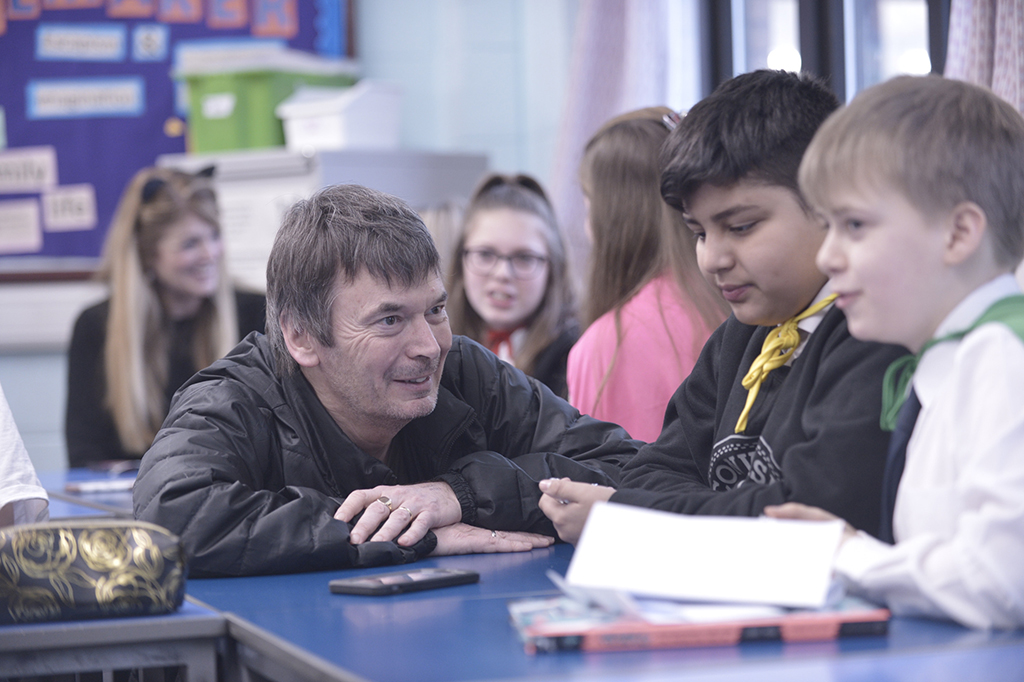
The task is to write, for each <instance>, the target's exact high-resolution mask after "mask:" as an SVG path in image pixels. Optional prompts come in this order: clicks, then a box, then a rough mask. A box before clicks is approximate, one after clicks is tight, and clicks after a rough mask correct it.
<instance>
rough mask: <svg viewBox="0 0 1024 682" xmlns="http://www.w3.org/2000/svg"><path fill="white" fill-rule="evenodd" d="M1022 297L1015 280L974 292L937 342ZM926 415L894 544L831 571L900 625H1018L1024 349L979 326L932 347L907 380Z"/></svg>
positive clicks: (854, 551)
mask: <svg viewBox="0 0 1024 682" xmlns="http://www.w3.org/2000/svg"><path fill="white" fill-rule="evenodd" d="M1020 293H1021V290H1020V287H1019V285H1018V284H1017V282H1016V280H1015V279H1014V278H1013V276H1012V275H1004V276H1001V277H998V278H996V279H994V280H992V281H991V282H989V283H987V284H985V285H983V286H981V287H979V288H978V289H976V290H975V291H974V292H972V293H971V294H970V295H969V296H967V297H966V298H965V299H964V300H963V301H961V302H960V304H959V305H957V307H956V308H954V309H953V311H952V312H951V313H950V314H949V315H948V316H947V317H946V319H945V320H944V321H943V322H942V324H941V325H940V326H939V328H938V330H937V331H936V334H935V337H936V338H940V337H942V336H944V335H947V334H949V333H952V332H956V331H959V330H963V329H965V328H967V327H969V326H970V325H971V324H973V323H974V321H975V320H977V319H978V317H979V316H980V315H981V314H982V313H983V312H984V311H985V310H986V309H987V308H988V307H989V306H991V305H992V304H993V303H994V302H996V301H997V300H999V299H1002V298H1005V297H1007V296H1012V295H1015V294H1020ZM913 381H914V389H915V390H916V391H917V395H918V398H919V399H920V400H921V413H920V415H919V416H918V418H917V423H916V425H915V427H914V432H913V435H912V437H911V439H910V443H909V444H908V446H907V460H906V467H905V469H904V472H903V476H902V478H901V479H900V484H899V491H898V493H897V496H896V508H895V511H894V515H893V532H894V535H895V537H896V540H897V544H896V545H888V544H885V543H883V542H880V541H878V540H876V539H874V538H872V537H870V536H868V535H867V534H866V533H863V532H861V533H858V534H857V537H855V538H851V539H849V540H847V541H846V542H845V543H843V546H842V547H841V549H840V551H839V552H838V554H837V555H836V564H835V568H836V571H837V573H838V574H839V575H841V576H843V577H844V578H845V579H846V580H847V582H848V583H850V585H851V588H852V590H853V591H854V592H857V593H860V594H862V595H864V596H866V597H868V598H869V599H872V600H873V601H876V602H881V603H885V604H887V605H888V606H889V608H890V609H891V610H892V611H893V612H894V613H896V614H902V615H926V616H936V617H945V618H952V619H953V620H956V621H958V622H960V623H962V624H964V625H968V626H971V627H981V628H990V627H998V628H1013V627H1020V626H1022V625H1024V342H1022V341H1021V339H1020V338H1019V337H1018V336H1017V335H1016V334H1015V333H1014V332H1013V331H1011V330H1010V329H1009V328H1008V327H1006V325H1003V324H998V323H990V324H985V325H983V326H981V327H979V328H978V329H976V330H974V331H972V332H970V333H969V334H968V335H967V336H966V337H964V338H963V339H961V340H960V341H946V342H943V343H940V344H937V345H935V346H933V347H932V348H930V349H929V350H928V351H927V352H926V353H925V354H924V356H923V358H922V359H921V362H920V364H919V365H918V368H917V371H916V372H915V374H914V380H913Z"/></svg>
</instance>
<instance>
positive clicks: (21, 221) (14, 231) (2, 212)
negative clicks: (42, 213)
mask: <svg viewBox="0 0 1024 682" xmlns="http://www.w3.org/2000/svg"><path fill="white" fill-rule="evenodd" d="M41 248H43V230H42V226H41V225H40V221H39V202H38V201H36V200H35V199H15V200H12V201H0V254H7V253H35V252H37V251H39V250H40V249H41Z"/></svg>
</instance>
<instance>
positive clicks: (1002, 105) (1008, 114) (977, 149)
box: [800, 76, 1024, 267]
mask: <svg viewBox="0 0 1024 682" xmlns="http://www.w3.org/2000/svg"><path fill="white" fill-rule="evenodd" d="M1022 160H1024V119H1022V118H1021V115H1020V114H1019V113H1018V112H1017V110H1016V109H1014V108H1013V107H1012V106H1011V105H1010V104H1008V103H1007V102H1005V101H1003V100H1002V99H1000V98H999V97H997V96H996V95H995V94H993V93H992V92H991V91H989V90H987V89H985V88H983V87H980V86H977V85H972V84H970V83H965V82H963V81H957V80H950V79H945V78H942V77H941V76H900V77H898V78H893V79H891V80H889V81H886V82H885V83H882V84H880V85H876V86H874V87H871V88H868V89H867V90H865V91H864V92H862V93H860V94H859V95H857V97H855V98H854V99H853V101H852V102H851V103H850V104H849V106H847V107H845V108H844V109H841V110H840V111H838V112H836V113H835V114H834V115H833V116H832V117H830V118H829V119H828V120H827V121H826V122H825V124H824V125H823V126H822V127H821V130H820V131H819V132H818V134H817V135H816V136H815V137H814V140H813V141H812V142H811V145H810V147H808V149H807V154H806V155H805V156H804V160H803V162H802V163H801V165H800V188H801V189H802V190H803V192H804V193H805V195H806V196H807V199H808V200H809V201H810V202H811V203H813V204H815V205H819V206H821V205H826V204H827V201H826V199H827V197H828V194H829V191H830V189H832V188H833V187H837V186H839V185H840V184H844V185H848V184H849V183H850V182H854V181H860V182H870V183H873V184H874V186H875V187H881V186H893V187H896V188H897V189H898V190H899V191H901V192H902V193H903V194H904V195H905V196H906V198H907V199H908V200H909V201H910V202H911V203H912V204H913V205H914V206H915V207H916V208H917V209H918V210H919V211H921V212H922V213H924V214H925V215H928V216H936V215H938V214H939V213H941V212H945V211H950V210H952V209H953V207H954V206H956V205H957V204H959V203H961V202H964V201H972V202H974V203H975V204H977V205H978V206H980V207H981V209H982V210H983V211H984V212H985V216H986V218H987V220H988V225H989V228H990V230H991V231H992V235H993V238H994V246H995V256H996V259H997V262H998V263H999V264H1000V265H1002V266H1007V267H1012V266H1015V265H1017V264H1018V263H1019V262H1020V260H1021V256H1022V254H1024V161H1022Z"/></svg>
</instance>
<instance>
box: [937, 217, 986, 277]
mask: <svg viewBox="0 0 1024 682" xmlns="http://www.w3.org/2000/svg"><path fill="white" fill-rule="evenodd" d="M947 229H948V233H947V236H946V257H945V261H946V264H947V265H959V264H960V263H963V262H964V261H965V260H967V259H968V258H970V257H971V256H972V255H973V254H974V253H976V252H977V251H978V249H979V248H980V247H981V245H982V243H983V242H984V240H985V235H986V234H987V233H988V217H987V216H986V215H985V211H984V209H982V208H981V206H978V205H977V204H976V203H974V202H973V201H962V202H960V203H959V204H957V205H956V206H954V207H953V210H952V211H950V214H949V222H948V225H947Z"/></svg>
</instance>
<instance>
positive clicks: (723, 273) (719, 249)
mask: <svg viewBox="0 0 1024 682" xmlns="http://www.w3.org/2000/svg"><path fill="white" fill-rule="evenodd" d="M683 217H684V219H685V220H686V224H687V225H688V226H689V227H690V229H691V230H693V232H694V234H695V235H696V236H697V262H698V264H699V265H700V269H701V271H702V272H703V273H704V276H705V277H706V278H707V280H708V281H709V282H711V284H712V285H714V286H715V287H717V288H718V290H719V291H720V292H721V293H722V296H723V297H724V298H725V300H726V301H727V302H728V303H729V305H730V307H732V311H733V313H734V314H735V315H736V319H738V320H739V321H740V322H743V323H745V324H756V325H776V324H780V323H781V322H784V321H785V320H787V319H789V318H790V317H793V316H794V315H796V314H797V313H799V312H800V311H802V310H803V309H804V308H805V307H807V305H808V304H810V302H811V301H812V300H813V299H814V296H815V295H816V294H817V293H818V291H819V290H820V289H821V287H822V286H823V285H824V284H825V276H824V275H822V274H821V272H820V271H819V270H818V268H817V267H815V264H814V256H815V254H816V253H817V251H818V247H819V246H820V245H821V242H822V240H823V239H824V237H825V231H824V230H823V229H822V227H821V223H820V221H819V220H817V219H816V218H814V217H813V216H810V215H808V214H807V213H806V212H805V211H804V209H803V207H802V206H801V205H800V202H799V201H797V198H796V196H795V195H794V194H793V193H792V192H791V191H790V190H789V189H786V188H785V187H780V186H778V185H765V184H761V183H756V182H752V181H748V180H741V181H740V182H738V183H736V184H735V185H732V186H730V187H716V186H714V185H707V184H705V185H703V186H701V187H700V188H699V189H698V190H697V191H696V192H695V193H694V194H693V196H692V197H691V198H690V201H689V202H688V204H687V211H686V213H684V216H683Z"/></svg>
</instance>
